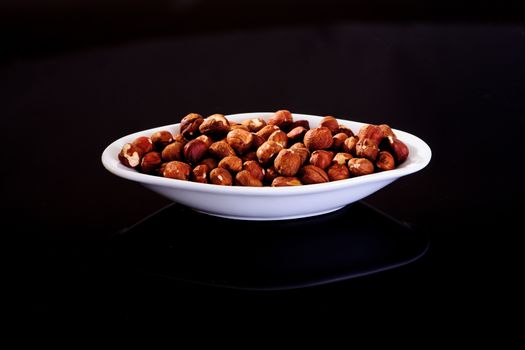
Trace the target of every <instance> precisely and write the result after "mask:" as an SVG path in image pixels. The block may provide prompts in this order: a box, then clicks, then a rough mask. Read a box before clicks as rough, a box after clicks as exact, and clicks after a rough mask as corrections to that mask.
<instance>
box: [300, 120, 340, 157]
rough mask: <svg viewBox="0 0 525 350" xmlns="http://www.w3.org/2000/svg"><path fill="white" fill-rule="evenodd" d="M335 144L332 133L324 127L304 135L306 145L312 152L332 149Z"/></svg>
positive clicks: (311, 130)
mask: <svg viewBox="0 0 525 350" xmlns="http://www.w3.org/2000/svg"><path fill="white" fill-rule="evenodd" d="M333 142H334V140H333V139H332V132H331V131H330V129H328V128H325V127H324V126H321V127H319V128H315V129H310V130H308V131H307V132H306V134H305V135H304V145H305V146H306V148H308V149H309V150H310V151H316V150H318V149H327V148H330V147H332V144H333Z"/></svg>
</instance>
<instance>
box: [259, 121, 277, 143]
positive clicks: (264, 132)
mask: <svg viewBox="0 0 525 350" xmlns="http://www.w3.org/2000/svg"><path fill="white" fill-rule="evenodd" d="M277 130H281V129H279V127H278V126H275V125H266V126H265V127H263V128H262V129H261V130H259V131H257V132H256V134H257V135H259V136H260V137H262V138H263V139H264V141H267V140H268V137H270V135H271V134H273V133H274V132H275V131H277Z"/></svg>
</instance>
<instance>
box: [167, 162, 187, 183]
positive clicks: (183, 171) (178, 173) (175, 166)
mask: <svg viewBox="0 0 525 350" xmlns="http://www.w3.org/2000/svg"><path fill="white" fill-rule="evenodd" d="M190 172H191V167H190V165H189V164H187V163H184V162H179V161H178V160H174V161H171V162H169V163H166V165H165V166H164V171H163V172H162V176H164V177H169V178H171V179H177V180H188V179H189V177H190Z"/></svg>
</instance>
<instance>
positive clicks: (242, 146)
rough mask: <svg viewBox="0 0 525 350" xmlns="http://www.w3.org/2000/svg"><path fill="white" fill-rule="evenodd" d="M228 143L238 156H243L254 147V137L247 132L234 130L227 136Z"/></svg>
mask: <svg viewBox="0 0 525 350" xmlns="http://www.w3.org/2000/svg"><path fill="white" fill-rule="evenodd" d="M226 142H228V144H229V145H230V146H231V147H232V148H233V149H234V151H236V152H237V153H238V154H243V153H244V152H246V151H248V150H249V149H250V147H251V146H252V143H253V135H252V133H250V132H249V131H246V130H242V129H234V130H232V131H230V132H229V133H228V135H226Z"/></svg>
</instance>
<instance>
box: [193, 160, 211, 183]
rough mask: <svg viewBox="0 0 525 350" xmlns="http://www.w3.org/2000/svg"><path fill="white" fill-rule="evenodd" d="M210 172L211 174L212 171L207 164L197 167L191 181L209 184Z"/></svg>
mask: <svg viewBox="0 0 525 350" xmlns="http://www.w3.org/2000/svg"><path fill="white" fill-rule="evenodd" d="M209 172H210V169H209V168H208V166H207V165H206V164H200V165H197V166H196V167H195V168H193V170H192V171H191V181H194V182H200V183H203V184H207V183H208V173H209Z"/></svg>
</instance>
